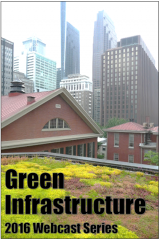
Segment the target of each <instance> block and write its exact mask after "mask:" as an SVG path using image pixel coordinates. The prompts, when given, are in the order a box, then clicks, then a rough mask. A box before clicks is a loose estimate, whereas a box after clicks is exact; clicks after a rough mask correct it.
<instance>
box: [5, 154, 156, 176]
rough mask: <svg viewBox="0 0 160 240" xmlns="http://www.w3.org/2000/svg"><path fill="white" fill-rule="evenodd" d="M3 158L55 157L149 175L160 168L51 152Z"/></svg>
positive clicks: (8, 155)
mask: <svg viewBox="0 0 160 240" xmlns="http://www.w3.org/2000/svg"><path fill="white" fill-rule="evenodd" d="M1 156H2V157H4V156H6V157H10V156H20V157H22V156H27V157H35V156H38V157H54V158H55V159H56V160H70V161H72V162H78V163H89V164H93V165H100V166H108V167H113V168H119V169H127V170H131V171H140V172H147V173H158V172H159V170H158V169H159V167H158V166H154V165H147V164H139V163H129V162H119V161H114V160H106V159H98V158H90V157H80V156H73V155H67V154H59V153H51V152H22V153H1Z"/></svg>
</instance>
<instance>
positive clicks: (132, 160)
mask: <svg viewBox="0 0 160 240" xmlns="http://www.w3.org/2000/svg"><path fill="white" fill-rule="evenodd" d="M128 162H129V163H134V155H128Z"/></svg>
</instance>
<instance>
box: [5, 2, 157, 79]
mask: <svg viewBox="0 0 160 240" xmlns="http://www.w3.org/2000/svg"><path fill="white" fill-rule="evenodd" d="M66 4H67V7H66V11H67V13H66V21H68V22H69V23H71V24H73V26H74V27H75V28H77V29H78V30H79V32H80V46H81V47H80V51H81V52H80V56H81V61H80V65H81V74H86V75H88V76H89V77H91V78H92V54H93V30H94V22H95V21H96V18H97V13H98V12H99V11H101V10H104V11H105V12H106V13H107V14H108V15H109V17H110V18H111V19H112V21H113V22H114V25H115V31H116V34H117V41H119V40H120V39H121V38H125V37H129V36H134V35H141V37H142V39H143V40H144V42H145V43H146V45H147V47H148V49H149V50H150V52H151V54H152V55H153V57H154V59H155V61H156V68H157V67H158V3H156V2H108V3H106V2H92V3H91V2H86V3H85V2H67V3H66ZM1 6H2V8H1V13H2V37H4V38H6V39H8V40H10V41H13V42H14V53H15V54H14V56H17V55H18V54H19V52H20V51H21V50H22V41H24V40H25V39H26V38H29V37H31V36H33V35H34V36H36V37H38V38H40V39H41V40H42V41H43V42H44V43H45V44H46V57H48V58H50V59H52V60H54V61H56V62H57V67H60V66H61V51H60V46H61V41H60V2H45V3H44V2H3V3H2V5H1ZM13 7H14V11H13V13H12V12H11V11H9V9H12V8H13ZM35 9H36V11H35ZM73 9H74V11H73ZM91 9H92V11H90V10H91ZM130 9H132V11H130ZM8 11H9V12H8ZM28 11H29V13H30V14H28ZM148 12H149V16H150V17H149V18H148ZM82 13H83V18H82ZM88 13H89V14H88ZM8 16H9V17H8ZM44 16H45V17H44ZM135 16H136V17H135ZM51 23H52V27H51ZM148 30H149V31H148Z"/></svg>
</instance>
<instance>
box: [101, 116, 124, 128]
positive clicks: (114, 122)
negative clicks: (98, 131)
mask: <svg viewBox="0 0 160 240" xmlns="http://www.w3.org/2000/svg"><path fill="white" fill-rule="evenodd" d="M126 122H128V120H126V119H124V118H110V119H109V121H108V123H107V125H106V126H105V128H111V127H114V126H117V125H120V124H123V123H126Z"/></svg>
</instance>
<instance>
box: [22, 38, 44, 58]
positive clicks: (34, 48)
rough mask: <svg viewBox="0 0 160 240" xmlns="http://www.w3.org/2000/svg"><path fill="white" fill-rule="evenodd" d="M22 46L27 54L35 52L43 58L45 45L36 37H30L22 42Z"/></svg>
mask: <svg viewBox="0 0 160 240" xmlns="http://www.w3.org/2000/svg"><path fill="white" fill-rule="evenodd" d="M23 46H24V48H25V50H26V51H27V52H37V53H39V54H41V55H43V56H45V50H46V44H45V43H43V42H42V41H41V40H40V39H39V38H37V37H30V38H28V39H27V40H25V41H23Z"/></svg>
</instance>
